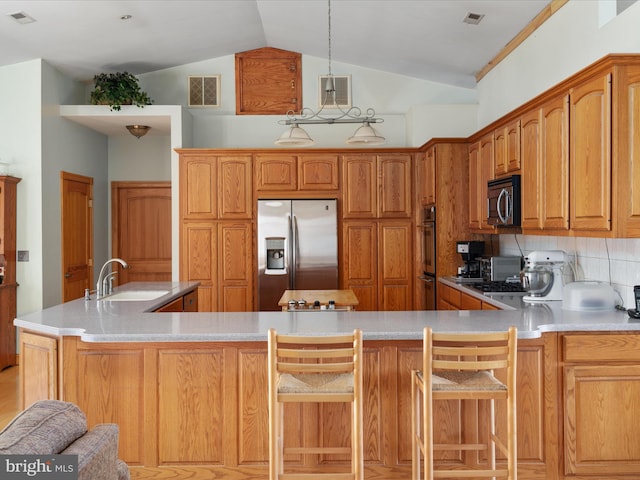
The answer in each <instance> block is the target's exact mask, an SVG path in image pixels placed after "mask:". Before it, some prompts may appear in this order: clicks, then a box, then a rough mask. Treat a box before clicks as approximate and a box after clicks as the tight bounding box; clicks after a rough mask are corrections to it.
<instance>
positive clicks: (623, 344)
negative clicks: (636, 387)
mask: <svg viewBox="0 0 640 480" xmlns="http://www.w3.org/2000/svg"><path fill="white" fill-rule="evenodd" d="M562 348H563V356H564V360H565V361H566V362H586V363H594V362H598V361H609V362H638V361H640V335H638V334H633V333H629V334H622V335H621V334H613V335H608V334H605V333H602V334H598V335H565V336H564V337H563V339H562Z"/></svg>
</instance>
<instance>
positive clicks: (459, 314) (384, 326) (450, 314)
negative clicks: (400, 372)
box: [14, 280, 640, 342]
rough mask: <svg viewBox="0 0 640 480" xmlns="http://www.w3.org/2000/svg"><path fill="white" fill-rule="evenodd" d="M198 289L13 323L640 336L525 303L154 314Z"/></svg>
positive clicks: (89, 338) (140, 332)
mask: <svg viewBox="0 0 640 480" xmlns="http://www.w3.org/2000/svg"><path fill="white" fill-rule="evenodd" d="M441 281H442V280H441ZM443 283H446V282H443ZM197 285H198V283H197V282H174V283H172V282H134V283H128V284H126V285H123V286H122V287H118V288H116V290H115V291H116V292H121V291H128V290H141V289H146V290H165V289H166V290H170V293H169V294H167V295H165V296H163V297H161V298H157V299H155V300H152V301H123V302H113V301H108V300H106V299H105V300H96V299H95V297H94V298H92V299H91V300H83V299H79V300H74V301H71V302H68V303H64V304H60V305H56V306H54V307H51V308H47V309H45V310H41V311H39V312H34V313H30V314H26V315H21V316H20V317H19V318H16V320H15V321H14V324H15V325H16V326H18V327H21V328H25V329H28V330H32V331H36V332H41V333H45V334H49V335H55V336H79V337H80V338H81V339H82V340H83V341H86V342H233V341H238V342H247V341H266V340H267V331H268V330H269V328H271V327H274V328H276V329H277V330H278V331H279V332H282V333H289V332H298V333H309V334H323V333H324V334H331V333H334V332H348V331H351V330H353V329H354V328H361V329H362V330H363V337H364V339H365V340H420V339H422V329H423V327H425V326H431V327H432V328H433V329H434V330H435V331H451V332H457V331H460V332H482V331H496V330H506V329H507V328H508V327H509V326H511V325H515V326H516V327H517V328H518V337H519V338H537V337H539V336H540V335H541V334H542V333H543V332H545V331H638V332H640V321H638V320H633V319H631V318H630V317H629V316H628V315H627V314H626V313H625V312H620V311H616V310H613V311H611V312H575V311H567V310H562V308H561V303H562V302H553V303H552V304H551V303H548V304H528V305H526V306H525V307H524V308H522V309H512V310H503V311H489V310H483V311H401V312H396V311H385V312H365V311H331V310H320V311H307V312H305V311H302V312H211V313H204V312H202V313H186V312H185V313H160V312H158V313H155V312H153V310H154V309H156V308H158V307H159V306H161V305H163V304H166V303H168V302H169V301H171V300H173V299H175V298H177V297H179V296H181V295H183V294H184V293H186V292H188V291H190V290H193V288H195V287H196V286H197ZM477 296H479V298H482V297H483V295H481V294H477Z"/></svg>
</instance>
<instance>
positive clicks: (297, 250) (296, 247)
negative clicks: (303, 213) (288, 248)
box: [293, 215, 300, 282]
mask: <svg viewBox="0 0 640 480" xmlns="http://www.w3.org/2000/svg"><path fill="white" fill-rule="evenodd" d="M299 241H300V240H299V236H298V218H297V217H296V216H295V215H294V216H293V272H294V277H295V272H296V271H297V270H298V258H299V256H300V245H299V244H298V242H299ZM293 281H294V282H295V281H296V280H295V278H294V279H293Z"/></svg>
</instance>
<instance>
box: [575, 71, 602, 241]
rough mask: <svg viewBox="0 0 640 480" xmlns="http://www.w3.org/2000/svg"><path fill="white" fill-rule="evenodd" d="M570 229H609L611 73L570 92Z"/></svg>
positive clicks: (579, 85) (580, 85) (584, 83)
mask: <svg viewBox="0 0 640 480" xmlns="http://www.w3.org/2000/svg"><path fill="white" fill-rule="evenodd" d="M569 99H570V104H569V107H570V111H569V119H570V120H569V121H570V124H569V133H570V138H571V142H570V145H569V172H570V185H569V192H570V197H569V208H570V222H569V225H570V227H571V230H573V231H574V232H581V231H585V230H586V231H609V230H611V74H610V73H606V74H605V75H601V76H598V77H596V78H594V79H590V80H587V81H585V82H583V83H581V84H578V85H576V86H575V87H573V88H572V89H571V90H570V93H569Z"/></svg>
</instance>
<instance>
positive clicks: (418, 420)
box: [411, 327, 517, 480]
mask: <svg viewBox="0 0 640 480" xmlns="http://www.w3.org/2000/svg"><path fill="white" fill-rule="evenodd" d="M516 349H517V330H516V328H515V327H511V328H509V331H508V332H498V333H474V334H461V333H453V334H450V333H433V332H432V331H431V328H428V327H427V328H425V329H424V342H423V367H422V370H421V371H420V370H413V371H412V372H411V403H412V408H411V438H412V477H411V478H412V480H418V479H420V477H421V472H420V470H421V468H420V467H421V457H422V459H423V462H422V467H423V478H424V479H425V480H432V479H433V478H471V477H472V478H479V477H493V478H497V477H500V478H507V479H508V480H516V478H517V447H516V439H517V435H516V387H515V385H516ZM503 369H504V370H503ZM494 370H503V371H506V377H505V378H506V380H505V381H504V382H503V381H500V380H498V378H496V376H495V375H494ZM435 400H460V401H461V402H459V403H460V404H462V403H463V402H462V401H463V400H464V401H466V400H474V401H475V400H487V401H488V402H489V403H488V417H489V418H488V419H487V431H488V435H487V437H488V438H487V439H486V441H484V442H483V441H481V439H480V438H470V437H473V436H474V434H473V433H469V432H466V433H465V432H458V435H459V437H457V438H459V439H460V443H439V444H434V433H433V430H434V425H433V417H434V415H433V411H434V406H433V402H434V401H435ZM495 400H505V401H506V409H507V419H506V420H507V422H506V423H507V428H506V439H505V438H502V439H501V438H498V436H497V435H496V422H495ZM461 408H462V407H461ZM476 411H477V412H478V415H479V416H480V415H481V412H482V410H481V409H480V408H477V409H476ZM480 423H481V419H480V418H478V424H480ZM496 447H497V448H498V450H499V451H500V452H502V454H503V455H504V456H505V457H506V468H497V467H496ZM434 451H460V452H468V451H478V457H477V458H475V459H474V460H473V461H470V462H468V463H462V462H461V463H458V464H455V465H447V468H446V469H445V468H441V467H442V466H439V467H438V468H437V469H436V468H434ZM480 451H486V468H481V467H482V466H483V465H482V466H481V465H479V464H480V463H481V462H480V456H479V452H480ZM483 461H484V460H483ZM471 463H475V465H473V466H472V465H471Z"/></svg>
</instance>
